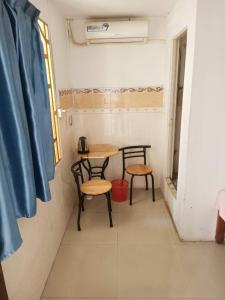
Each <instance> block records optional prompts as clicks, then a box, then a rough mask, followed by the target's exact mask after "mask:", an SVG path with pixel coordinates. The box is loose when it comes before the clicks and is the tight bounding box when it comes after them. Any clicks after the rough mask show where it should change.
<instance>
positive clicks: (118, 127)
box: [70, 17, 166, 187]
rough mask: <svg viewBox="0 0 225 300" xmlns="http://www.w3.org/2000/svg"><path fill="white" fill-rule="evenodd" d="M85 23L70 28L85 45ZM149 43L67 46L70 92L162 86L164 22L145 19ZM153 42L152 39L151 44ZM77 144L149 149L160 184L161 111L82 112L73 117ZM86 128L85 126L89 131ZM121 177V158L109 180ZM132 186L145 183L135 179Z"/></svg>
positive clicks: (114, 160) (112, 166) (114, 161)
mask: <svg viewBox="0 0 225 300" xmlns="http://www.w3.org/2000/svg"><path fill="white" fill-rule="evenodd" d="M84 23H85V22H84V21H79V20H78V21H75V22H73V24H72V27H73V30H74V36H75V38H76V39H77V40H79V41H80V42H82V41H83V32H82V30H84V26H83V25H84ZM149 28H150V32H149V37H150V38H151V39H154V40H152V41H151V42H150V43H149V44H144V45H135V44H130V45H126V44H122V45H112V44H110V45H92V46H88V47H77V46H75V45H73V44H72V43H70V74H71V82H72V87H73V88H104V87H108V88H112V87H145V86H163V85H164V80H165V59H166V43H165V36H166V27H165V18H161V17H160V18H151V19H150V20H149ZM155 39H156V40H155ZM74 120H75V123H76V125H75V133H74V136H75V137H76V139H77V138H78V137H79V136H81V135H85V136H87V137H88V139H89V141H90V142H91V143H100V142H101V143H104V142H105V143H106V142H108V143H113V144H116V145H118V146H124V145H132V144H142V143H143V144H151V145H152V149H151V150H150V163H151V165H152V166H153V168H154V174H155V178H156V187H159V186H160V183H161V180H162V168H163V165H162V149H163V146H162V145H163V139H162V109H161V108H160V109H158V110H152V111H148V112H143V111H142V112H140V111H139V112H128V111H124V112H118V111H116V110H115V111H114V110H112V111H110V112H109V111H107V112H96V111H95V112H91V111H90V112H81V111H80V113H75V114H74ZM87 124H89V126H87ZM120 177H121V157H120V156H119V155H118V156H117V157H114V158H112V159H111V164H110V166H109V168H108V178H110V179H113V178H120ZM135 180H136V181H135V186H137V187H144V183H145V181H144V180H143V178H142V180H141V179H140V178H137V179H135Z"/></svg>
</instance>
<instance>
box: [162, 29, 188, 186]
mask: <svg viewBox="0 0 225 300" xmlns="http://www.w3.org/2000/svg"><path fill="white" fill-rule="evenodd" d="M185 34H186V35H187V34H188V30H187V28H185V29H184V30H182V31H181V32H180V33H179V34H178V35H177V36H176V37H175V38H174V39H173V41H172V65H171V80H170V90H171V92H170V95H169V99H170V101H169V112H168V118H169V122H168V124H169V132H168V155H167V178H168V179H169V181H170V183H171V184H172V185H173V186H174V184H173V182H172V175H173V160H174V146H175V145H174V141H175V125H176V105H177V93H178V75H179V47H180V39H181V38H182V36H184V35H185ZM181 122H182V121H181ZM174 188H175V187H174ZM176 190H177V189H176Z"/></svg>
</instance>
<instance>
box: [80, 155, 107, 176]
mask: <svg viewBox="0 0 225 300" xmlns="http://www.w3.org/2000/svg"><path fill="white" fill-rule="evenodd" d="M85 161H86V162H87V164H85ZM108 164H109V157H106V159H105V160H104V162H103V164H102V166H92V165H91V162H90V160H89V159H88V158H86V159H83V160H82V165H83V167H84V168H85V169H86V171H87V172H88V176H89V180H91V178H94V177H100V178H101V179H105V170H106V168H107V166H108Z"/></svg>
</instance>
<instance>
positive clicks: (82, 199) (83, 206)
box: [82, 196, 84, 211]
mask: <svg viewBox="0 0 225 300" xmlns="http://www.w3.org/2000/svg"><path fill="white" fill-rule="evenodd" d="M82 211H84V196H83V197H82Z"/></svg>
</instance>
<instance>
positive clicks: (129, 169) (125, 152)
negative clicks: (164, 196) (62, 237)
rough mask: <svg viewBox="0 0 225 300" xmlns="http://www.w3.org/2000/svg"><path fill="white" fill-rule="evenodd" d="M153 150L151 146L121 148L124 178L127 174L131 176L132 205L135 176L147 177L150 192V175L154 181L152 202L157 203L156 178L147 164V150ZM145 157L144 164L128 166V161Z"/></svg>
mask: <svg viewBox="0 0 225 300" xmlns="http://www.w3.org/2000/svg"><path fill="white" fill-rule="evenodd" d="M149 148H151V146H150V145H138V146H128V147H123V148H120V149H119V150H120V151H122V162H123V166H122V167H123V176H122V178H123V179H124V177H125V172H126V173H128V174H129V175H131V182H130V205H132V190H133V180H134V176H145V182H146V190H148V175H150V176H151V179H152V200H153V201H155V188H154V176H153V174H152V173H153V169H152V168H151V167H150V166H148V165H147V164H146V150H147V149H149ZM136 157H141V158H142V157H143V160H144V164H133V165H127V166H126V159H129V158H136Z"/></svg>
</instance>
